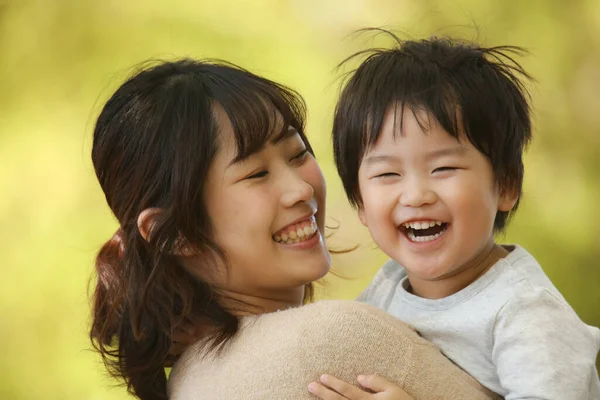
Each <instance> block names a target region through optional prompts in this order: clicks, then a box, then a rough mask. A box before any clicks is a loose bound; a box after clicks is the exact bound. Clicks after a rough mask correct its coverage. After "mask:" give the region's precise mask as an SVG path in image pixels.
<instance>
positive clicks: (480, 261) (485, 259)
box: [408, 240, 509, 299]
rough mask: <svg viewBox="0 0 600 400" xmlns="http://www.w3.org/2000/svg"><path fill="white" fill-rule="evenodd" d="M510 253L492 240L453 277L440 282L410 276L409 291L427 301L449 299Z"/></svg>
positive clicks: (442, 279)
mask: <svg viewBox="0 0 600 400" xmlns="http://www.w3.org/2000/svg"><path fill="white" fill-rule="evenodd" d="M508 253H509V252H508V251H507V250H506V249H505V248H504V247H502V246H500V245H497V244H496V243H495V242H494V241H493V240H492V241H491V242H490V244H489V245H488V246H486V248H485V249H484V250H483V251H482V252H481V253H479V254H478V255H477V256H476V257H475V258H473V259H472V260H471V261H469V262H468V263H467V264H466V265H464V266H463V267H462V268H461V269H460V270H459V271H457V272H456V273H455V274H453V275H452V276H448V277H444V278H441V279H439V280H422V279H419V278H418V277H414V276H411V275H410V274H409V275H408V280H409V282H410V288H409V291H410V292H411V293H412V294H414V295H415V296H419V297H423V298H427V299H441V298H444V297H448V296H450V295H453V294H454V293H456V292H459V291H461V290H462V289H464V288H466V287H467V286H469V285H470V284H471V283H473V282H475V281H476V280H477V279H479V277H480V276H482V275H483V274H485V273H486V272H487V271H488V270H489V269H490V268H491V267H492V266H493V265H494V264H496V262H498V260H500V259H502V258H504V257H506V256H507V255H508Z"/></svg>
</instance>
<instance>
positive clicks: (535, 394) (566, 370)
mask: <svg viewBox="0 0 600 400" xmlns="http://www.w3.org/2000/svg"><path fill="white" fill-rule="evenodd" d="M599 341H600V338H599V332H598V329H596V328H592V327H589V326H587V325H586V324H584V323H583V322H582V321H581V320H580V319H579V317H577V315H576V314H575V312H574V311H573V310H572V309H571V308H570V307H569V306H568V305H567V304H565V303H564V301H562V300H561V299H559V298H558V297H557V296H555V295H554V294H552V293H551V292H550V291H548V290H547V289H545V288H531V289H530V290H528V291H525V292H524V293H523V294H520V295H518V296H516V297H514V298H513V299H511V300H509V301H508V302H507V303H506V304H505V306H504V307H503V308H502V309H501V311H500V313H499V314H498V316H497V320H496V324H495V327H494V346H493V351H492V359H493V362H494V364H495V365H496V368H497V373H498V377H499V379H500V383H501V385H502V387H503V388H504V389H506V393H505V398H506V400H517V399H519V400H524V399H527V400H532V399H546V400H553V399H557V400H558V399H561V400H562V399H570V400H584V399H585V400H588V399H600V392H599V387H600V384H599V381H598V373H597V371H596V367H595V361H596V354H597V352H598V345H599Z"/></svg>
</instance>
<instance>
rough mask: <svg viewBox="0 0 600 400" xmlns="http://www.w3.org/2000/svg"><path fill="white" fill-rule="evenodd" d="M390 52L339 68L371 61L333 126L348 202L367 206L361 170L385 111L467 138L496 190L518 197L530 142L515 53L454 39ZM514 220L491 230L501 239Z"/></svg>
mask: <svg viewBox="0 0 600 400" xmlns="http://www.w3.org/2000/svg"><path fill="white" fill-rule="evenodd" d="M368 31H377V32H383V33H385V34H386V35H389V36H390V37H391V38H392V39H393V40H394V41H395V42H396V43H395V46H394V47H393V48H391V49H370V50H366V51H361V52H359V53H356V54H354V55H352V56H350V57H348V58H347V59H346V60H344V61H343V62H342V63H341V64H340V65H343V64H345V63H347V62H348V61H350V60H353V59H355V58H357V57H360V56H365V55H366V56H367V57H366V59H365V60H364V61H363V62H362V63H361V64H360V66H359V67H358V68H357V69H356V70H355V71H353V72H352V73H351V74H350V75H349V78H348V80H347V81H346V82H345V85H344V87H343V89H342V93H341V96H340V99H339V100H338V103H337V106H336V110H335V117H334V123H333V143H334V156H335V162H336V165H337V170H338V173H339V175H340V177H341V179H342V182H343V184H344V189H345V191H346V195H347V197H348V200H349V201H350V203H351V204H352V205H353V206H354V207H360V206H361V204H362V200H361V196H360V191H359V187H358V170H359V167H360V164H361V162H362V159H363V157H364V155H365V152H366V151H367V150H368V149H369V148H370V146H372V145H373V144H374V143H375V142H376V141H377V139H378V138H379V135H380V133H381V127H382V124H383V119H384V115H385V113H386V111H388V110H389V109H390V107H396V108H395V110H396V112H397V113H400V115H399V119H400V121H402V115H401V113H402V111H403V110H404V108H405V107H407V108H408V109H409V110H411V111H412V112H413V113H414V114H415V116H418V115H419V113H418V112H417V111H418V110H423V109H424V110H425V111H426V112H427V113H428V114H429V116H430V117H433V118H435V119H436V120H437V121H438V122H439V123H440V125H441V126H442V127H443V128H444V129H445V130H446V131H447V132H448V133H449V134H450V135H452V136H453V137H455V138H457V139H459V138H460V137H461V136H462V135H463V134H464V135H465V136H466V137H467V138H468V140H469V141H470V142H471V143H472V144H473V145H474V146H475V147H476V148H477V149H478V150H479V151H480V152H481V153H483V154H484V155H485V156H486V157H487V159H488V160H489V161H490V163H491V166H492V169H493V172H494V176H495V179H496V182H497V184H498V185H499V188H500V189H501V190H502V191H504V192H506V191H508V192H512V193H515V194H518V195H519V198H520V196H521V193H522V186H523V160H522V155H523V150H524V148H525V147H526V146H527V144H528V143H529V141H530V140H531V120H530V105H529V93H528V91H527V88H526V87H525V85H524V84H523V82H522V80H521V79H523V78H524V79H528V80H531V79H532V78H531V76H530V75H529V74H528V73H527V72H526V71H525V70H524V69H523V68H522V67H521V65H519V63H518V62H517V61H515V59H514V58H513V57H514V56H515V55H520V54H522V53H524V50H523V49H522V48H520V47H515V46H497V47H487V48H486V47H481V46H478V45H476V44H474V43H470V42H466V41H463V40H457V39H452V38H447V37H444V38H437V37H433V38H431V39H427V40H418V41H417V40H401V39H400V38H399V37H398V36H396V35H395V34H393V33H391V32H388V31H385V30H381V29H368ZM517 206H518V201H517V203H516V204H515V206H514V207H513V209H512V210H511V211H510V212H502V211H499V212H498V213H497V215H496V219H495V221H494V230H495V231H497V232H500V231H503V230H504V228H505V226H506V222H507V220H508V218H509V217H510V215H511V214H512V213H513V212H514V211H515V210H516V208H517Z"/></svg>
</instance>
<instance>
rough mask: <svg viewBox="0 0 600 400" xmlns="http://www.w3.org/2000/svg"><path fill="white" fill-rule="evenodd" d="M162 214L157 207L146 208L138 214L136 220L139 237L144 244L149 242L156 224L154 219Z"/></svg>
mask: <svg viewBox="0 0 600 400" xmlns="http://www.w3.org/2000/svg"><path fill="white" fill-rule="evenodd" d="M161 213H162V209H160V208H158V207H151V208H146V209H145V210H144V211H142V212H141V213H140V215H139V216H138V220H137V226H138V230H139V231H140V235H142V237H143V238H144V240H145V241H146V242H149V241H150V234H151V233H152V229H153V228H154V225H155V224H156V218H157V217H158V216H159V215H160V214H161Z"/></svg>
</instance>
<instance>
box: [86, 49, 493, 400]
mask: <svg viewBox="0 0 600 400" xmlns="http://www.w3.org/2000/svg"><path fill="white" fill-rule="evenodd" d="M304 118H305V106H304V103H303V101H302V100H301V98H300V97H299V96H298V95H297V94H296V93H295V92H293V91H291V90H289V89H287V88H285V87H283V86H281V85H278V84H276V83H273V82H271V81H268V80H266V79H264V78H261V77H258V76H256V75H253V74H251V73H249V72H247V71H244V70H242V69H239V68H237V67H234V66H232V65H229V64H226V63H220V62H198V61H192V60H182V61H176V62H166V63H162V64H158V65H155V66H150V67H147V68H145V69H142V70H141V71H139V72H138V73H136V74H135V75H134V76H133V77H132V78H130V79H129V80H128V81H127V82H125V83H124V84H123V85H122V86H121V87H120V88H119V89H118V90H117V91H116V93H115V94H114V95H113V96H112V97H111V98H110V100H109V101H108V102H107V104H106V105H105V107H104V109H103V110H102V112H101V114H100V116H99V118H98V122H97V124H96V127H95V131H94V140H93V149H92V160H93V163H94V168H95V171H96V175H97V177H98V180H99V182H100V185H101V186H102V189H103V191H104V193H105V195H106V200H107V202H108V205H109V206H110V208H111V210H112V211H113V213H114V214H115V216H116V217H117V219H118V221H119V223H120V228H119V230H118V231H117V233H116V234H115V236H114V237H113V238H112V239H111V240H110V241H109V242H108V243H107V244H106V245H105V246H104V247H103V248H102V249H101V251H100V253H99V255H98V259H97V264H96V268H97V274H98V283H97V287H96V292H95V295H94V310H93V324H92V329H91V338H92V340H93V342H94V344H95V346H96V348H97V349H98V350H99V351H100V353H101V355H102V356H103V359H104V361H105V363H106V365H107V367H108V368H109V370H110V371H111V372H112V373H113V374H114V375H116V376H118V377H121V378H123V379H124V380H125V382H126V383H127V386H128V389H129V390H130V391H131V392H132V393H134V394H135V395H137V396H138V397H140V398H141V399H165V398H167V380H166V376H165V372H164V369H163V365H164V363H165V359H166V357H167V355H168V352H169V347H170V345H171V342H172V338H173V334H174V330H175V327H176V326H181V324H182V323H183V322H184V321H187V320H189V321H192V323H193V324H194V325H196V326H202V327H203V337H202V339H201V340H199V341H198V342H197V343H196V344H195V345H194V346H191V347H190V348H189V349H187V350H186V351H185V353H184V354H183V355H182V357H181V358H180V360H179V361H178V363H177V364H176V366H175V368H174V370H173V372H172V374H171V377H170V383H169V397H170V398H172V399H193V398H203V399H263V398H277V399H285V398H293V399H302V398H314V397H312V395H311V394H310V393H309V392H308V391H307V386H308V384H309V383H310V382H311V381H314V380H316V379H318V378H319V375H320V374H322V373H330V374H332V375H335V376H337V377H339V378H341V379H345V380H349V381H353V380H354V379H355V378H356V376H357V375H358V374H359V373H374V372H377V373H379V374H381V375H383V376H384V377H386V378H388V379H390V380H391V381H393V382H395V383H397V384H398V385H399V386H400V387H402V388H403V389H404V390H405V391H406V392H407V393H409V394H410V395H411V396H412V397H413V398H415V399H430V398H444V399H454V398H462V399H488V398H493V395H491V394H490V393H488V392H487V391H486V390H485V389H483V388H482V387H480V386H479V385H478V384H477V383H476V382H475V381H474V380H473V379H472V378H471V377H469V376H468V375H467V374H465V373H464V372H463V371H462V370H460V369H458V368H457V367H455V366H454V365H452V364H451V363H450V362H449V361H448V360H447V359H445V358H444V357H443V356H442V355H441V353H439V351H438V350H437V349H435V348H434V346H433V345H431V344H429V343H428V342H426V341H424V340H422V339H421V338H420V337H419V336H418V335H417V334H416V333H415V332H414V331H413V330H411V329H410V328H409V327H407V326H405V325H404V324H402V323H401V322H400V321H398V320H395V319H394V318H392V317H390V316H388V315H386V314H385V313H383V312H381V311H378V310H375V309H372V308H370V307H368V306H366V305H362V304H358V303H354V302H342V301H323V302H318V303H315V304H311V305H307V306H304V307H300V306H301V305H303V304H304V303H305V302H307V301H308V300H310V299H311V295H312V286H311V284H312V282H313V281H315V280H317V279H319V278H321V277H323V276H324V275H325V274H326V273H327V272H328V270H329V267H330V256H329V253H328V251H327V248H326V246H325V241H324V239H323V238H324V220H325V182H324V179H323V176H322V174H321V171H320V169H319V166H318V164H317V163H316V161H315V159H314V157H313V151H312V149H311V147H310V144H309V142H308V140H307V139H306V136H305V135H304ZM278 311H280V312H278Z"/></svg>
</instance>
